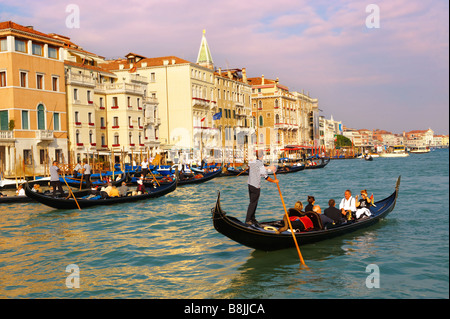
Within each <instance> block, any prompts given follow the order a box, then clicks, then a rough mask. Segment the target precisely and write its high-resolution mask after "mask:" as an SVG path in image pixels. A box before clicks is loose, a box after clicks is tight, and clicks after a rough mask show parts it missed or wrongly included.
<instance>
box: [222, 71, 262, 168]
mask: <svg viewBox="0 0 450 319" xmlns="http://www.w3.org/2000/svg"><path fill="white" fill-rule="evenodd" d="M214 75H215V92H216V100H217V107H216V111H217V113H219V114H220V119H218V120H215V121H214V124H215V126H216V127H218V128H219V129H220V133H221V144H220V145H219V149H218V150H219V151H221V152H222V151H224V154H223V160H224V161H225V162H227V163H230V162H236V161H237V162H245V161H248V159H249V153H251V152H252V151H253V146H254V141H255V129H254V121H253V118H252V112H251V111H252V109H251V86H250V85H249V84H248V82H247V72H246V69H245V68H243V69H231V70H222V69H220V68H219V69H218V70H217V72H215V73H214ZM217 113H216V114H217ZM217 117H219V116H217ZM252 141H253V143H252ZM216 158H221V156H220V155H218V156H216Z"/></svg>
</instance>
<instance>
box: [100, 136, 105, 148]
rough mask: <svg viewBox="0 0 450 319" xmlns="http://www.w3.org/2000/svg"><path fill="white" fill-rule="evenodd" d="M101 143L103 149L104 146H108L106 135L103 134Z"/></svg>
mask: <svg viewBox="0 0 450 319" xmlns="http://www.w3.org/2000/svg"><path fill="white" fill-rule="evenodd" d="M101 142H102V147H103V146H106V139H105V134H102V137H101Z"/></svg>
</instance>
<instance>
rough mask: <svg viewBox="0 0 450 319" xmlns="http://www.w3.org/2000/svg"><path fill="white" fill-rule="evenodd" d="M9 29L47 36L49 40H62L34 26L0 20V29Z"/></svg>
mask: <svg viewBox="0 0 450 319" xmlns="http://www.w3.org/2000/svg"><path fill="white" fill-rule="evenodd" d="M8 29H11V30H16V31H19V32H25V33H28V34H30V35H36V36H40V37H44V38H47V39H49V40H53V41H56V42H61V40H59V39H56V38H54V37H52V36H51V35H49V34H46V33H43V32H40V31H36V30H34V28H33V27H31V26H30V27H27V26H23V25H20V24H17V23H15V22H12V21H4V22H0V30H8Z"/></svg>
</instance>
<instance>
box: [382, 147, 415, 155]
mask: <svg viewBox="0 0 450 319" xmlns="http://www.w3.org/2000/svg"><path fill="white" fill-rule="evenodd" d="M407 156H409V153H408V152H407V151H406V148H405V146H403V145H396V146H393V147H392V148H391V152H386V153H381V154H380V157H407Z"/></svg>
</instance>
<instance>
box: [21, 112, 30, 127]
mask: <svg viewBox="0 0 450 319" xmlns="http://www.w3.org/2000/svg"><path fill="white" fill-rule="evenodd" d="M28 129H29V125H28V111H22V130H28Z"/></svg>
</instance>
